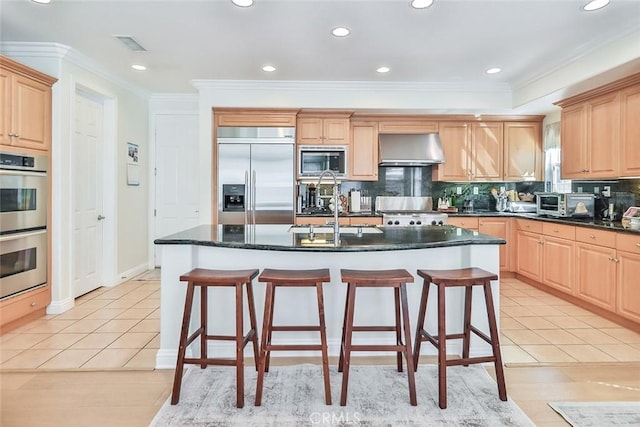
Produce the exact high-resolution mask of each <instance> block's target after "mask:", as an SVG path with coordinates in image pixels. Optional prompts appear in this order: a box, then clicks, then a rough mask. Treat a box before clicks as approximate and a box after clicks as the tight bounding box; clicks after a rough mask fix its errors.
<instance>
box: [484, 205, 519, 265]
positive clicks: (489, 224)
mask: <svg viewBox="0 0 640 427" xmlns="http://www.w3.org/2000/svg"><path fill="white" fill-rule="evenodd" d="M478 231H479V232H480V233H482V234H486V235H488V236H493V237H498V238H500V239H504V240H506V241H507V243H506V244H504V245H500V271H511V254H510V252H511V245H512V244H511V240H512V239H511V220H510V219H509V218H495V217H483V218H480V219H479V221H478Z"/></svg>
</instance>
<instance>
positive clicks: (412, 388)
mask: <svg viewBox="0 0 640 427" xmlns="http://www.w3.org/2000/svg"><path fill="white" fill-rule="evenodd" d="M395 289H398V288H395ZM399 291H400V295H401V297H402V320H403V323H404V342H405V344H404V345H405V357H406V358H407V377H408V379H409V401H410V402H411V405H412V406H417V405H418V401H417V398H416V379H415V375H414V372H415V369H414V367H413V355H412V354H411V325H410V324H409V303H408V302H407V286H406V285H405V284H404V283H402V284H400V289H399Z"/></svg>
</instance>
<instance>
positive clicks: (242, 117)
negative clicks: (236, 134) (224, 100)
mask: <svg viewBox="0 0 640 427" xmlns="http://www.w3.org/2000/svg"><path fill="white" fill-rule="evenodd" d="M297 114H298V110H297V109H296V110H294V109H262V108H261V109H257V108H215V109H214V110H213V117H214V123H215V125H216V127H217V126H264V127H294V126H295V125H296V115H297Z"/></svg>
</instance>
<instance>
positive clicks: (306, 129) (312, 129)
mask: <svg viewBox="0 0 640 427" xmlns="http://www.w3.org/2000/svg"><path fill="white" fill-rule="evenodd" d="M322 126H323V122H322V119H320V118H311V117H305V118H304V119H302V118H300V119H298V122H297V125H296V134H297V138H298V144H303V145H318V144H322V133H323V128H322Z"/></svg>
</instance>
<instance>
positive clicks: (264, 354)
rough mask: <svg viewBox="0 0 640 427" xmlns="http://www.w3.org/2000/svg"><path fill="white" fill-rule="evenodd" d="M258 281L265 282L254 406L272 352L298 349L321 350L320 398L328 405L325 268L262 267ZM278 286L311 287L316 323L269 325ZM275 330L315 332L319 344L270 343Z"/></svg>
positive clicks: (271, 322) (260, 393)
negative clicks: (317, 319)
mask: <svg viewBox="0 0 640 427" xmlns="http://www.w3.org/2000/svg"><path fill="white" fill-rule="evenodd" d="M258 280H259V281H260V282H266V283H267V292H266V295H265V301H264V321H263V322H262V344H261V346H260V358H259V363H258V381H257V384H256V402H255V404H256V406H260V405H261V404H262V386H263V383H264V373H265V372H269V362H270V360H271V352H272V351H286V350H302V351H317V350H320V351H321V352H322V371H323V375H324V398H325V402H326V404H327V405H331V384H330V378H329V353H328V350H327V331H326V326H325V319H324V299H323V296H322V295H323V293H322V284H323V283H324V282H329V281H330V280H331V279H330V274H329V269H326V268H322V269H318V270H276V269H271V268H265V269H264V270H263V271H262V274H260V277H258ZM278 287H315V288H316V296H317V300H318V318H319V324H318V325H317V326H314V325H304V326H302V325H287V326H274V325H273V308H274V306H275V295H276V288H278ZM274 331H276V332H278V331H297V332H300V331H318V332H320V344H315V345H314V344H309V345H306V344H297V345H294V344H272V343H271V336H272V333H273V332H274Z"/></svg>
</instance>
